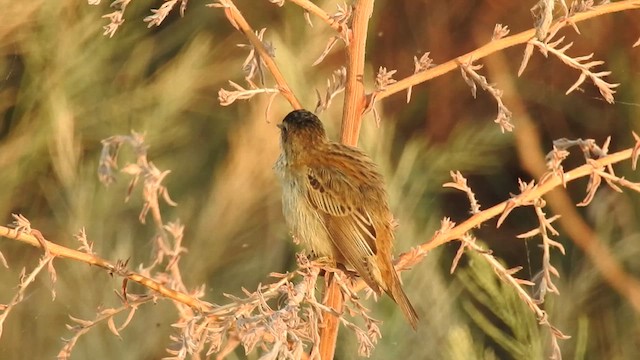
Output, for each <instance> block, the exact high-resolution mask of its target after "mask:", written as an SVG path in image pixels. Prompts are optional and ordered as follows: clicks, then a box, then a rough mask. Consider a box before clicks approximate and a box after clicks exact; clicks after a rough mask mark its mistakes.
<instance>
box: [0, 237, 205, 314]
mask: <svg viewBox="0 0 640 360" xmlns="http://www.w3.org/2000/svg"><path fill="white" fill-rule="evenodd" d="M0 236H4V237H6V238H9V239H14V240H18V241H21V242H24V243H27V244H29V245H31V246H35V247H42V245H41V244H40V242H39V241H38V239H36V237H35V236H33V235H30V234H25V233H21V232H18V231H16V230H14V229H10V228H7V227H4V226H0ZM45 243H46V244H47V248H48V249H49V251H50V253H51V255H53V256H56V257H64V258H68V259H73V260H77V261H81V262H83V263H86V264H90V265H95V266H98V267H101V268H103V269H105V270H108V271H110V272H112V273H114V274H117V275H122V276H123V277H126V278H127V279H129V280H131V281H135V282H136V283H138V284H140V285H142V286H144V287H146V288H149V289H151V290H154V291H156V292H158V293H159V294H160V295H162V296H164V297H167V298H169V299H171V300H175V301H178V302H180V303H183V304H185V305H189V306H190V307H192V308H194V309H196V310H199V311H211V310H212V309H213V308H212V306H211V305H210V304H209V303H206V302H204V301H200V300H198V299H195V298H193V297H192V296H190V295H188V294H186V293H184V292H180V291H175V290H172V289H169V288H167V287H165V286H163V285H162V284H160V283H159V282H157V281H155V280H152V279H150V278H148V277H145V276H142V275H140V274H138V273H136V272H133V271H127V272H126V273H125V274H121V273H120V272H119V271H118V266H116V265H114V264H112V263H111V262H109V261H107V260H105V259H103V258H101V257H98V256H95V255H90V254H87V253H84V252H81V251H77V250H73V249H69V248H67V247H64V246H61V245H58V244H55V243H52V242H50V241H48V240H45Z"/></svg>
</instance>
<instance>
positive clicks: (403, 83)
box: [376, 0, 640, 101]
mask: <svg viewBox="0 0 640 360" xmlns="http://www.w3.org/2000/svg"><path fill="white" fill-rule="evenodd" d="M638 8H640V0H626V1H617V2H614V3H610V4H606V5H601V6H598V7H595V8H593V9H592V10H589V11H585V12H581V13H577V14H575V15H573V16H570V17H568V18H564V19H561V20H558V21H557V22H556V25H557V26H570V25H572V24H574V23H577V22H581V21H584V20H588V19H591V18H594V17H598V16H601V15H604V14H612V13H616V12H621V11H625V10H633V9H638ZM535 36H536V29H530V30H527V31H523V32H521V33H518V34H515V35H512V36H507V37H504V38H502V39H499V40H494V41H491V42H489V43H488V44H486V45H484V46H482V47H480V48H478V49H476V50H473V51H471V52H469V53H466V54H464V55H461V56H459V57H457V58H455V59H452V60H449V61H447V62H445V63H443V64H440V65H438V66H435V67H433V68H430V69H428V70H426V71H424V72H420V73H417V74H414V75H411V76H408V77H406V78H404V79H402V80H398V82H396V83H395V84H391V85H389V86H387V87H386V88H385V89H384V90H382V91H380V92H378V93H376V100H378V101H379V100H382V99H384V98H386V97H388V96H391V95H393V94H396V93H398V92H401V91H405V90H407V89H409V88H410V87H412V86H415V85H418V84H421V83H423V82H426V81H428V80H431V79H433V78H436V77H438V76H440V75H443V74H446V73H448V72H450V71H453V70H455V69H456V68H457V67H458V64H459V63H463V64H464V63H468V62H469V61H470V60H472V59H473V60H480V59H482V58H484V57H486V56H488V55H491V54H493V53H495V52H497V51H500V50H504V49H506V48H509V47H512V46H515V45H519V44H524V43H526V42H528V41H529V40H531V39H532V38H534V37H535Z"/></svg>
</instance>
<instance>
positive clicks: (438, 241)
mask: <svg viewBox="0 0 640 360" xmlns="http://www.w3.org/2000/svg"><path fill="white" fill-rule="evenodd" d="M632 151H633V149H627V150H623V151H619V152H617V153H614V154H611V155H608V156H606V157H603V158H600V159H598V160H594V162H595V163H597V164H599V165H601V166H607V165H610V164H615V163H618V162H621V161H623V160H627V159H630V158H631V153H632ZM593 171H594V169H593V165H592V164H585V165H582V166H580V167H577V168H575V169H573V170H571V171H569V172H566V173H564V181H565V182H566V183H568V182H571V181H574V180H576V179H579V178H582V177H585V176H589V175H590V174H591V173H592V172H593ZM562 184H563V178H562V177H560V176H557V175H555V174H554V175H552V176H550V177H549V178H547V179H546V181H544V182H543V183H539V184H538V185H537V186H536V187H535V188H534V189H533V190H532V191H529V192H527V193H525V194H523V195H522V197H519V198H518V200H519V201H520V202H521V203H526V202H528V201H532V200H534V199H537V198H540V197H542V196H543V195H544V194H546V193H548V192H550V191H551V190H553V189H554V188H556V187H558V186H562ZM510 201H511V200H507V201H503V202H501V203H500V204H497V205H494V206H493V207H491V208H489V209H486V210H484V211H482V212H480V213H478V214H475V215H473V216H471V217H470V218H469V219H467V220H466V221H465V222H463V223H461V224H459V225H458V226H456V227H454V228H453V229H451V230H450V231H447V232H443V233H438V234H436V235H435V236H434V237H433V238H432V239H431V241H429V242H427V243H424V244H422V245H420V246H419V248H420V250H421V251H424V252H429V251H431V250H433V249H435V248H437V247H438V246H441V245H442V244H445V243H447V242H449V241H452V240H456V239H460V238H462V236H463V235H464V234H465V233H467V232H468V231H471V230H473V228H475V227H476V226H478V225H480V224H482V223H484V222H486V221H488V220H490V219H492V218H494V217H496V216H498V215H501V214H502V213H503V212H504V211H505V210H506V209H507V207H508V206H509V204H510ZM639 305H640V304H639Z"/></svg>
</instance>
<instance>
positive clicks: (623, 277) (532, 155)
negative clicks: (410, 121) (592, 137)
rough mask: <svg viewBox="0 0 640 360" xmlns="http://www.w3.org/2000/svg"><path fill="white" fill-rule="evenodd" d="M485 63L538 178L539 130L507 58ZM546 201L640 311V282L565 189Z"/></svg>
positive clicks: (523, 158)
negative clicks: (506, 96) (510, 111)
mask: <svg viewBox="0 0 640 360" xmlns="http://www.w3.org/2000/svg"><path fill="white" fill-rule="evenodd" d="M486 65H487V67H488V70H489V71H490V72H491V73H492V74H491V78H492V79H494V80H495V81H497V82H499V83H500V84H501V87H502V88H503V90H505V94H511V95H510V96H511V97H512V98H511V99H509V100H508V101H509V103H510V104H511V107H512V109H513V110H514V113H516V114H518V116H517V117H516V130H515V132H514V135H515V139H516V148H517V151H518V157H519V158H520V162H521V163H522V165H523V167H524V168H525V169H526V170H527V171H528V172H529V173H530V174H531V176H532V177H534V178H537V179H540V178H542V176H543V175H544V173H545V172H546V171H547V167H546V162H545V153H544V151H543V149H542V146H541V145H540V143H541V139H540V133H539V131H538V129H537V127H536V126H535V125H534V123H533V121H532V120H531V119H530V118H529V116H528V115H527V113H526V110H525V109H524V106H523V105H522V103H521V101H520V99H519V98H518V97H517V96H513V94H517V90H516V89H515V87H514V86H513V83H512V80H510V79H509V78H508V77H507V76H504V74H505V73H504V72H503V71H502V70H503V69H505V68H507V63H506V59H505V57H504V55H500V56H497V57H496V58H495V59H492V60H491V61H487V62H486ZM498 70H500V71H498ZM501 74H502V75H501ZM545 200H546V202H547V204H548V205H549V206H550V207H551V209H552V210H553V212H554V213H556V214H562V217H560V218H559V219H558V220H557V221H558V222H559V223H560V225H561V226H562V228H563V229H564V232H565V233H566V234H567V235H568V236H569V237H570V238H571V240H572V241H573V242H574V243H575V244H576V245H578V246H579V247H580V248H581V249H582V251H584V252H585V254H586V255H587V257H589V259H590V260H591V262H592V263H593V264H594V266H595V267H596V268H597V269H598V272H599V273H600V274H601V276H602V277H603V279H604V280H605V281H606V282H607V283H608V284H609V286H611V287H612V288H613V289H614V290H616V291H617V292H618V293H619V294H620V295H622V296H623V297H625V298H626V299H627V301H629V303H630V304H631V305H632V306H633V308H634V309H635V311H636V312H640V281H638V279H636V278H634V277H632V276H631V275H629V274H628V273H627V272H625V271H624V269H623V268H622V267H621V266H620V264H619V263H618V262H617V261H616V259H615V258H614V256H613V255H612V254H611V251H610V250H609V249H608V248H607V247H606V246H605V245H603V244H602V243H601V241H600V240H599V239H598V237H597V236H596V234H595V233H594V231H593V229H591V228H590V227H589V225H588V224H587V223H586V222H585V221H584V219H583V218H582V217H581V216H580V214H579V213H578V211H577V210H576V207H575V206H574V204H573V202H572V200H571V198H570V197H569V195H568V194H567V192H566V191H565V190H564V189H563V188H558V189H555V190H553V191H550V192H549V193H548V194H546V195H545Z"/></svg>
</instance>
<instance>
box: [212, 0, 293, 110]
mask: <svg viewBox="0 0 640 360" xmlns="http://www.w3.org/2000/svg"><path fill="white" fill-rule="evenodd" d="M220 3H221V4H222V5H224V10H225V14H226V15H227V17H228V18H229V20H230V21H231V24H232V25H233V26H235V27H236V29H238V30H240V31H241V32H242V33H243V34H244V35H245V36H246V37H247V38H248V39H249V42H251V45H253V47H254V49H255V50H256V51H257V52H258V54H260V59H261V60H262V61H263V62H264V64H265V65H266V66H267V68H268V69H269V72H270V73H271V75H272V76H273V79H274V80H275V82H276V83H277V84H278V89H279V90H280V93H281V94H282V96H284V97H285V98H286V99H287V101H289V103H290V104H291V106H292V107H293V108H294V109H296V110H298V109H302V105H301V104H300V101H298V99H297V98H296V96H295V94H294V93H293V91H291V88H290V87H289V84H288V83H287V81H286V80H285V78H284V76H283V75H282V73H281V72H280V69H279V68H278V65H277V64H276V62H275V61H274V60H273V58H272V57H271V55H269V52H268V51H267V49H266V48H265V47H264V44H263V43H262V41H260V39H259V38H258V36H257V35H256V33H255V31H254V30H253V28H251V25H249V23H248V22H247V20H245V18H244V16H242V13H240V10H238V8H237V7H236V6H235V4H234V3H233V1H232V0H221V1H220Z"/></svg>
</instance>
